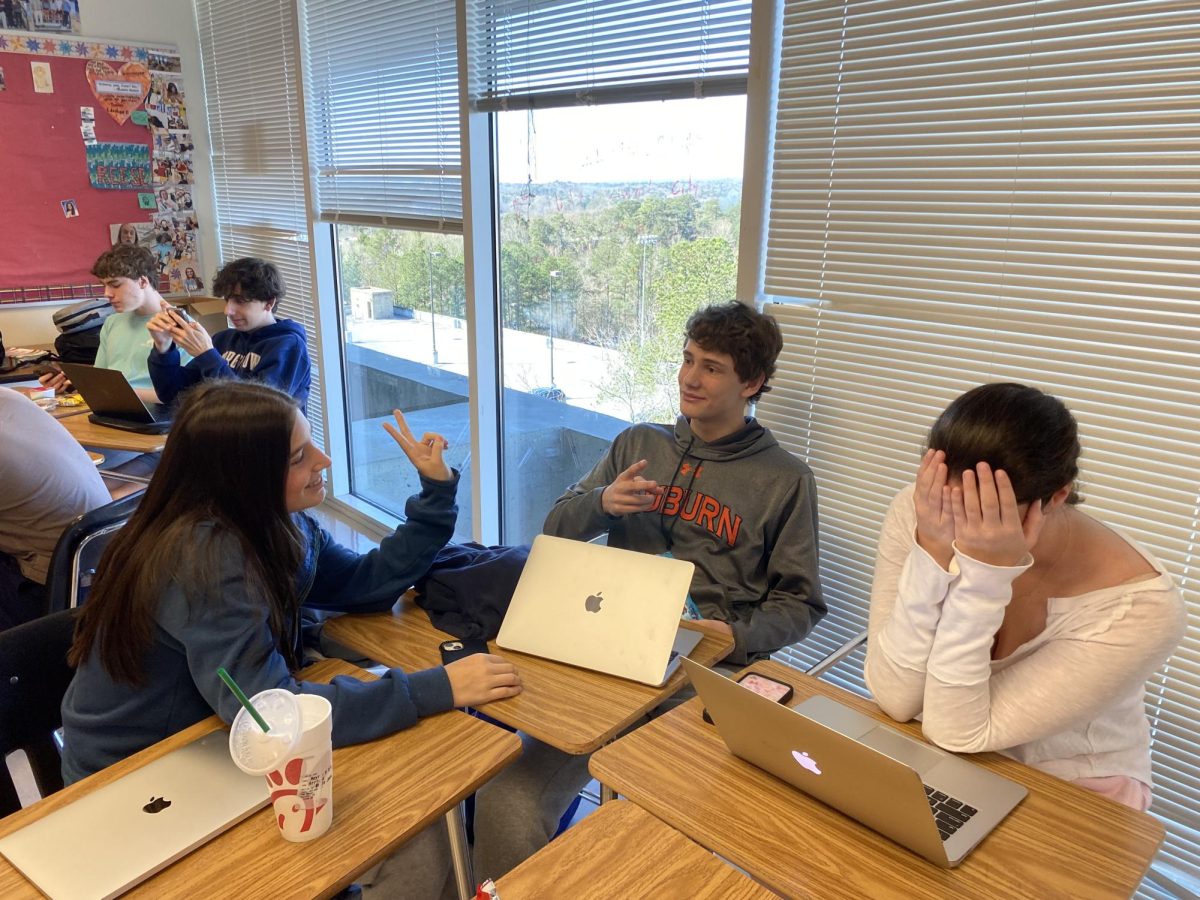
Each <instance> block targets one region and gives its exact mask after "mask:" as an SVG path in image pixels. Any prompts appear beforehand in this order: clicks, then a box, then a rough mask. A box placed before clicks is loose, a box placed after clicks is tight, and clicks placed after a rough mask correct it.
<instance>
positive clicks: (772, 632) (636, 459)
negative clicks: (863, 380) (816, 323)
mask: <svg viewBox="0 0 1200 900" xmlns="http://www.w3.org/2000/svg"><path fill="white" fill-rule="evenodd" d="M782 346H783V339H782V338H781V336H780V334H779V327H778V326H777V325H776V324H775V320H774V319H772V318H771V317H770V316H766V315H763V314H762V313H759V312H756V311H755V310H753V309H752V308H750V307H748V306H746V305H744V304H741V303H727V304H723V305H719V306H710V307H707V308H706V309H702V310H700V311H699V312H697V313H695V314H693V315H692V317H691V318H690V319H689V320H688V324H687V344H686V345H685V346H684V348H683V363H682V365H681V366H680V368H679V407H680V411H681V413H682V415H680V416H679V418H678V419H677V420H676V421H675V424H674V425H673V426H671V425H651V424H639V425H634V426H632V427H630V428H627V429H626V430H625V431H623V432H621V433H620V434H619V435H617V438H616V440H614V441H613V443H612V446H611V447H609V449H608V451H607V452H606V453H605V454H604V456H603V457H602V458H601V459H600V461H599V462H598V463H596V465H595V467H594V468H593V469H592V471H591V472H589V473H588V474H587V475H586V476H584V478H583V480H582V481H580V482H578V483H577V484H573V485H571V487H569V488H567V492H566V493H565V494H563V495H562V496H561V497H559V498H558V500H557V501H555V504H554V508H553V509H551V511H550V514H549V515H548V516H547V517H546V524H545V525H544V526H543V531H545V532H546V533H547V534H554V535H558V536H559V537H567V538H575V539H577V540H591V539H592V538H594V537H596V536H597V535H599V534H602V533H604V532H606V531H607V532H608V543H609V545H610V546H613V547H624V548H627V549H630V550H640V551H642V552H645V553H665V552H668V551H669V552H670V553H671V554H672V555H673V556H675V557H676V558H678V559H683V560H687V561H688V562H691V563H694V564H695V566H696V573H695V575H694V577H693V578H692V590H691V596H692V600H693V601H695V603H696V606H697V607H699V609H700V612H701V614H702V615H703V616H704V618H705V620H707V621H706V624H709V625H713V626H715V627H718V628H720V629H721V630H723V631H726V632H727V633H730V634H732V635H733V638H734V648H733V652H732V653H731V654H730V656H729V658H728V659H727V660H726V661H727V662H730V663H737V664H739V665H745V664H747V663H750V662H753V661H754V660H756V659H761V658H763V657H765V656H768V655H770V654H771V653H774V652H775V651H776V650H778V649H779V648H780V647H784V646H786V645H788V644H793V643H795V642H796V641H798V640H800V639H801V638H803V637H804V636H805V635H806V634H808V632H809V631H811V630H812V627H813V626H814V625H815V624H816V623H817V621H818V620H819V619H820V618H821V617H822V616H823V615H824V614H825V603H824V601H823V600H822V599H821V584H820V580H819V577H818V574H817V488H816V483H815V481H814V480H813V474H812V472H811V471H810V470H809V468H808V466H806V465H805V464H804V463H803V462H802V461H801V460H799V459H797V458H796V457H795V456H793V455H792V454H791V453H789V452H788V451H786V450H784V449H783V448H782V447H780V446H779V444H778V443H776V441H775V438H774V437H773V436H772V435H771V432H770V431H768V430H767V429H766V428H764V427H763V426H762V425H760V424H758V422H757V421H755V420H754V419H753V418H750V417H747V416H746V415H745V412H746V404H747V403H748V402H751V401H754V400H758V398H759V397H761V396H762V395H763V394H764V393H766V392H767V391H769V390H770V386H769V385H768V384H767V379H768V378H770V377H771V375H772V374H774V372H775V359H776V358H777V357H778V355H779V351H780V350H781V349H782Z"/></svg>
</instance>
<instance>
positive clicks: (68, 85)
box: [0, 32, 178, 291]
mask: <svg viewBox="0 0 1200 900" xmlns="http://www.w3.org/2000/svg"><path fill="white" fill-rule="evenodd" d="M14 47H16V48H20V49H19V50H18V51H16V52H14V50H13V48H14ZM38 51H43V52H38ZM150 52H151V51H150V50H148V49H147V48H142V47H131V46H128V45H123V44H120V43H105V42H103V41H100V42H95V41H91V40H81V41H67V40H65V39H64V40H59V39H57V38H48V37H39V38H28V37H23V36H21V35H18V34H14V33H12V32H0V70H2V71H3V79H4V89H3V91H0V291H5V290H6V289H13V288H34V289H36V288H42V287H44V286H47V285H77V284H89V283H95V280H96V279H95V278H93V277H92V275H90V274H89V269H90V268H91V266H92V263H93V262H94V261H95V259H96V257H97V256H99V255H100V254H101V253H102V252H104V251H105V250H107V249H108V248H109V247H110V246H111V245H112V240H111V238H110V232H109V225H110V224H112V223H119V222H126V221H144V220H146V219H147V218H148V216H149V215H151V214H152V211H151V212H149V213H148V212H147V211H146V210H143V209H139V208H138V191H136V190H102V189H99V188H94V187H92V186H91V183H90V181H89V179H88V165H87V157H86V149H85V144H84V139H83V136H82V134H81V133H80V124H81V115H80V107H84V106H87V107H91V108H92V109H93V110H94V111H95V136H96V140H97V141H99V142H101V143H103V142H108V141H112V142H118V143H130V144H145V145H146V146H147V147H149V146H150V142H151V134H150V130H149V128H148V127H147V126H145V125H136V124H134V122H133V121H132V119H129V120H127V121H126V122H125V123H124V124H118V123H117V121H116V120H115V119H114V118H113V116H112V115H110V114H109V113H108V112H107V111H105V108H104V106H103V104H102V103H101V102H100V100H99V99H98V98H97V97H96V95H95V94H93V93H92V89H91V86H90V85H89V83H88V79H87V75H86V70H87V65H88V62H89V59H104V60H107V61H108V63H109V64H110V65H112V66H113V67H117V68H119V67H120V66H121V65H122V64H123V63H124V62H127V61H130V60H134V59H138V58H139V57H141V58H142V59H143V60H144V58H145V57H146V56H147V55H148V53H150ZM166 52H172V53H177V52H178V51H175V50H173V49H169V50H167V51H166ZM32 62H39V63H40V62H44V63H48V64H49V66H50V72H51V77H52V80H53V87H54V91H53V93H36V92H35V91H34V79H33V74H32V70H31V67H30V63H32ZM142 190H143V191H153V190H154V187H153V186H152V185H151V186H148V187H145V188H142ZM64 200H74V201H75V204H76V206H77V208H78V212H79V215H78V216H77V217H75V218H67V217H66V216H65V215H64V213H63V208H62V205H61V203H62V201H64Z"/></svg>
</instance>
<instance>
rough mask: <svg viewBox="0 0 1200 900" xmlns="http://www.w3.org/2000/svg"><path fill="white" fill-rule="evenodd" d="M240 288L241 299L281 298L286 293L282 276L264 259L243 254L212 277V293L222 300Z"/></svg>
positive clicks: (269, 299) (264, 299)
mask: <svg viewBox="0 0 1200 900" xmlns="http://www.w3.org/2000/svg"><path fill="white" fill-rule="evenodd" d="M239 288H240V289H241V296H242V299H243V300H261V301H263V302H264V303H265V302H269V301H271V300H282V299H283V298H284V296H286V294H287V287H286V286H285V285H284V283H283V276H282V275H280V274H279V270H278V269H277V268H275V266H274V265H272V264H271V263H269V262H267V261H266V260H264V259H255V258H254V257H253V256H244V257H242V258H241V259H235V260H234V261H233V262H229V263H226V264H225V265H224V266H222V267H221V271H220V272H218V273H217V275H216V277H215V278H214V279H213V286H212V289H213V293H214V294H216V295H217V296H218V297H220V298H221V299H222V300H225V299H228V298H229V296H230V295H231V294H233V293H235V292H237V291H238V289H239Z"/></svg>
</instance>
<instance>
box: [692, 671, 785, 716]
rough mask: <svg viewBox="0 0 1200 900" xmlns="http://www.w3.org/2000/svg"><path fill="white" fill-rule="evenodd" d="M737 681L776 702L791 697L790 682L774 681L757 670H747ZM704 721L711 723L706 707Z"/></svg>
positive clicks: (783, 701)
mask: <svg viewBox="0 0 1200 900" xmlns="http://www.w3.org/2000/svg"><path fill="white" fill-rule="evenodd" d="M737 683H738V684H740V685H742V687H747V688H749V689H750V690H752V691H754V693H756V694H758V695H759V696H760V697H766V698H767V699H768V700H774V701H775V702H776V703H787V702H788V701H789V700H791V699H792V693H793V691H792V686H791V685H790V684H784V683H783V682H782V681H776V680H775V679H774V678H768V677H767V676H766V675H759V674H758V673H757V672H747V673H746V674H745V675H743V676H742V677H741V678H739V679H738V680H737ZM704 721H705V722H707V723H708V724H709V725H711V724H713V720H712V717H711V716H709V714H708V710H707V709H706V710H704Z"/></svg>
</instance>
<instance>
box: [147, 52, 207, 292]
mask: <svg viewBox="0 0 1200 900" xmlns="http://www.w3.org/2000/svg"><path fill="white" fill-rule="evenodd" d="M147 62H148V64H149V66H150V92H149V94H147V96H146V115H147V124H148V125H149V127H150V135H151V144H150V157H151V174H152V178H153V181H154V215H153V217H152V219H151V225H152V228H151V233H150V235H149V242H150V243H149V246H150V249H151V251H152V252H153V253H154V254H155V256H156V257H157V258H158V264H159V271H160V272H161V273H163V274H164V275H166V277H167V279H168V280H169V281H170V290H171V291H172V292H173V293H189V294H191V293H197V292H202V291H203V290H204V277H203V275H202V270H201V268H200V260H199V256H198V253H197V240H198V232H197V226H196V213H195V210H194V208H193V199H192V189H193V173H192V153H193V150H194V149H195V147H194V145H193V143H192V134H191V131H190V130H189V128H188V111H187V100H186V97H185V95H184V89H183V80H182V77H181V76H180V74H179V73H180V66H179V57H178V56H173V55H170V54H166V53H151V54H149V57H148V60H147Z"/></svg>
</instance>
